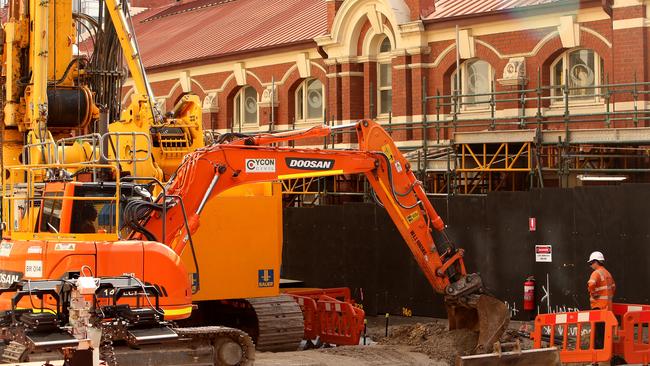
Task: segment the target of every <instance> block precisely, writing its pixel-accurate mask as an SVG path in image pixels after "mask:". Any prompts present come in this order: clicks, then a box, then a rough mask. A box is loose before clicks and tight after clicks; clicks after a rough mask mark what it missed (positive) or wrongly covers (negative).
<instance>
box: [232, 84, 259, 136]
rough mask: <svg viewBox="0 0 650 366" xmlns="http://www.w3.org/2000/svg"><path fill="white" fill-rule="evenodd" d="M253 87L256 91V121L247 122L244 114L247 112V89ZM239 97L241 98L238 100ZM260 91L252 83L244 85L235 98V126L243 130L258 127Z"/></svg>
mask: <svg viewBox="0 0 650 366" xmlns="http://www.w3.org/2000/svg"><path fill="white" fill-rule="evenodd" d="M248 88H251V89H252V90H254V91H255V108H256V111H255V122H245V121H244V120H243V118H244V117H243V116H245V114H246V99H245V98H244V96H245V95H246V90H247V89H248ZM238 99H239V100H238ZM259 102H260V101H259V93H258V92H257V90H255V88H253V87H252V86H250V85H245V86H242V87H241V89H239V91H238V92H237V94H235V97H234V98H233V126H238V127H239V128H241V129H242V130H246V129H253V128H258V127H259V125H260V103H259Z"/></svg>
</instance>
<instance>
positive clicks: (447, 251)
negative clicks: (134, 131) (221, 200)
mask: <svg viewBox="0 0 650 366" xmlns="http://www.w3.org/2000/svg"><path fill="white" fill-rule="evenodd" d="M354 128H356V132H357V137H358V143H359V150H323V149H297V148H288V147H273V146H264V145H269V144H272V143H278V142H284V141H288V140H294V139H301V138H311V137H314V136H324V135H327V134H329V133H331V129H330V128H328V127H318V128H313V129H308V130H303V131H295V132H291V133H286V134H282V135H261V136H253V137H242V138H239V139H236V140H234V141H232V142H230V143H227V144H215V145H212V146H209V147H206V148H203V149H200V150H197V151H196V152H194V153H192V154H189V155H187V156H186V158H185V161H184V162H183V163H182V164H181V166H180V167H179V169H178V171H177V172H176V174H175V175H174V176H173V177H172V179H171V180H170V182H169V184H168V185H167V187H166V193H165V196H164V197H160V198H159V199H158V202H157V203H158V204H159V205H160V206H159V207H162V205H163V202H164V205H165V206H166V207H165V208H166V213H165V214H164V215H162V214H161V212H160V210H156V211H155V212H152V213H150V214H149V215H148V216H146V217H143V218H142V220H141V221H142V222H138V223H127V224H132V227H133V228H134V229H136V230H135V231H134V238H135V239H143V236H145V237H146V239H148V240H159V241H162V242H164V243H166V244H168V245H170V246H171V248H172V249H173V250H174V251H175V252H176V253H178V254H181V253H182V252H183V250H184V249H185V247H186V245H187V243H188V240H189V239H190V238H191V235H192V233H193V232H195V231H196V230H197V229H198V227H199V220H200V215H201V211H202V209H203V207H204V206H205V203H206V202H207V201H208V200H209V199H211V198H213V197H215V196H217V195H218V194H219V193H221V192H223V191H226V190H228V189H230V188H232V187H235V186H238V185H242V184H249V183H256V182H269V181H277V180H285V179H294V178H308V177H324V176H332V175H344V174H364V175H365V176H366V178H367V179H368V182H369V183H370V185H371V186H372V188H373V196H374V197H375V200H376V202H377V203H378V204H379V205H381V206H383V207H384V208H385V209H386V210H387V212H388V214H389V215H390V217H391V218H392V220H393V222H394V223H395V225H396V227H397V229H398V230H399V232H400V234H401V235H402V237H403V238H404V240H405V242H406V244H407V245H408V247H409V249H410V251H411V253H412V254H413V257H414V258H415V260H416V262H417V263H418V265H419V267H420V268H421V269H422V271H423V273H424V275H425V276H426V278H427V280H428V281H429V283H430V284H431V286H432V287H433V288H434V290H435V291H436V292H438V293H440V294H443V295H444V296H445V302H446V304H447V307H448V313H449V315H450V326H451V327H452V328H456V327H463V328H472V329H475V330H479V348H480V349H482V350H489V349H491V345H492V344H493V342H495V341H496V340H498V338H499V336H500V334H501V333H502V331H503V330H504V328H505V326H506V325H507V323H508V315H507V309H506V306H505V304H504V303H503V302H501V301H499V300H496V299H494V298H493V297H491V296H489V295H487V294H486V293H485V289H484V287H483V284H482V281H481V278H480V276H479V275H478V274H473V273H467V271H466V268H465V264H464V260H463V256H464V251H463V250H462V249H458V248H455V247H454V246H453V245H452V244H451V243H450V242H449V240H448V239H447V235H446V233H445V225H444V223H443V221H442V219H441V218H440V216H439V215H438V214H437V213H436V211H435V209H434V208H433V206H432V205H431V203H430V202H429V200H428V198H427V196H426V193H425V191H424V189H423V188H422V185H421V183H420V181H418V180H417V178H416V176H415V174H414V173H413V172H412V170H411V167H410V164H409V162H408V161H407V160H406V159H405V158H404V156H403V155H402V154H401V153H400V151H399V149H398V148H397V146H396V145H395V142H394V141H393V139H392V138H391V137H390V135H389V134H388V133H387V132H386V131H385V130H384V129H383V128H382V127H381V126H380V125H379V124H377V123H375V122H373V121H369V120H363V121H361V122H359V123H357V124H355V125H354ZM181 200H182V203H183V204H182V205H181V204H180V202H179V201H181ZM183 208H184V210H183ZM433 230H436V231H438V232H440V233H442V236H443V238H445V240H444V241H443V242H440V243H435V242H434V239H433V235H432V231H433Z"/></svg>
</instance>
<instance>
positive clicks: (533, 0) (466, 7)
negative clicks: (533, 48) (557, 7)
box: [426, 0, 566, 20]
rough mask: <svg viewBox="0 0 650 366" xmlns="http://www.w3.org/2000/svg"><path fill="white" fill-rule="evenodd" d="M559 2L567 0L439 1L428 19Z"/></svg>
mask: <svg viewBox="0 0 650 366" xmlns="http://www.w3.org/2000/svg"><path fill="white" fill-rule="evenodd" d="M559 2H566V0H437V1H436V10H435V11H434V12H433V13H431V14H430V15H429V16H427V18H426V19H427V20H430V19H443V18H453V17H459V16H466V15H475V14H483V13H494V12H499V11H507V10H512V9H516V8H523V7H529V6H536V5H548V4H552V3H559Z"/></svg>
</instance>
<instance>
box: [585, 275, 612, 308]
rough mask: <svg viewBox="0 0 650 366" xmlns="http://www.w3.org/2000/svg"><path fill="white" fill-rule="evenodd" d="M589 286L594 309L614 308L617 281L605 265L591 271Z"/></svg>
mask: <svg viewBox="0 0 650 366" xmlns="http://www.w3.org/2000/svg"><path fill="white" fill-rule="evenodd" d="M587 288H588V289H589V301H590V302H591V308H592V309H602V310H612V300H613V299H614V292H615V291H616V283H614V278H613V277H612V275H611V274H610V273H609V271H608V270H607V269H605V267H600V268H598V269H596V270H594V271H593V272H592V273H591V277H589V281H588V282H587Z"/></svg>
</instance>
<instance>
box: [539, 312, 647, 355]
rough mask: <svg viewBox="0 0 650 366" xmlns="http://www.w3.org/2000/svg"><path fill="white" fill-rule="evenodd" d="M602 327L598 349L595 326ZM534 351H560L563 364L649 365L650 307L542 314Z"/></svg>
mask: <svg viewBox="0 0 650 366" xmlns="http://www.w3.org/2000/svg"><path fill="white" fill-rule="evenodd" d="M598 323H600V324H603V327H604V340H603V346H602V348H597V347H596V341H595V329H596V324H598ZM531 338H533V341H534V347H535V348H548V347H557V348H558V349H559V350H560V359H561V361H562V362H563V363H595V362H609V361H610V360H612V358H613V357H618V358H620V359H622V360H624V361H625V362H627V363H631V364H643V365H647V364H649V363H650V305H641V304H622V303H615V304H614V305H613V307H612V310H611V311H608V310H592V311H581V312H570V313H557V314H540V315H538V316H537V317H536V319H535V330H534V333H533V334H532V335H531Z"/></svg>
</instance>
